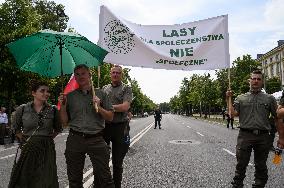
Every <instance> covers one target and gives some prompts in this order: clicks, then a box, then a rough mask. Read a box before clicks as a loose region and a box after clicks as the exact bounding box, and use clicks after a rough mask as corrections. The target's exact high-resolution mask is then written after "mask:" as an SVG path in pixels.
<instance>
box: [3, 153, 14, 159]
mask: <svg viewBox="0 0 284 188" xmlns="http://www.w3.org/2000/svg"><path fill="white" fill-rule="evenodd" d="M15 155H16V154H12V155H7V156H5V157H1V158H0V160H1V159H8V158H9V157H14V156H15Z"/></svg>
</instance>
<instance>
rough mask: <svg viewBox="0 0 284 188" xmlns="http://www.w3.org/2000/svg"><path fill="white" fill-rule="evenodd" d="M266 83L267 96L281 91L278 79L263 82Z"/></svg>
mask: <svg viewBox="0 0 284 188" xmlns="http://www.w3.org/2000/svg"><path fill="white" fill-rule="evenodd" d="M265 82H266V88H265V89H266V92H267V93H269V94H272V93H275V92H277V91H280V90H281V81H280V79H279V77H273V78H270V79H267V80H265Z"/></svg>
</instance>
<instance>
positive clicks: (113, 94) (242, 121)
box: [0, 64, 284, 188]
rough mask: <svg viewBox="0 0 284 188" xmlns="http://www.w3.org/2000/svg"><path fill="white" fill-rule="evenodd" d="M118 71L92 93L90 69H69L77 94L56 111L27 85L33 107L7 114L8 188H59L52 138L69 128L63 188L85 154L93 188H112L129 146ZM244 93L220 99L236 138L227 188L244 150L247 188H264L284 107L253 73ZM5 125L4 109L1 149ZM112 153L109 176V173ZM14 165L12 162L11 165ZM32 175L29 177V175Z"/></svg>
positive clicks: (283, 142)
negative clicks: (12, 143) (14, 141)
mask: <svg viewBox="0 0 284 188" xmlns="http://www.w3.org/2000/svg"><path fill="white" fill-rule="evenodd" d="M122 73H123V71H122V67H120V66H118V65H115V66H113V67H112V68H111V71H110V78H111V83H110V84H108V85H105V86H104V87H103V88H102V89H94V87H92V82H91V77H92V75H91V73H90V69H89V68H88V67H87V66H86V65H84V64H81V65H78V66H76V67H75V68H74V76H75V79H76V81H77V83H78V85H79V88H78V89H76V90H74V91H72V92H70V93H68V94H65V93H61V94H60V96H59V97H58V101H59V103H60V110H58V109H57V108H56V107H55V106H53V105H50V104H48V102H47V101H48V98H49V96H50V92H49V87H48V84H47V83H45V82H43V81H34V82H33V83H32V84H31V95H32V97H33V100H32V101H30V102H28V103H27V104H24V105H21V106H19V107H18V108H17V109H16V110H15V112H14V113H13V114H12V115H13V118H12V122H11V125H12V126H13V128H14V130H15V135H16V137H17V138H18V140H19V142H20V148H21V154H20V156H19V158H18V159H17V160H15V162H14V166H13V169H12V173H11V178H10V183H9V188H17V187H21V188H25V187H26V188H36V187H53V188H56V187H59V184H58V177H57V166H56V151H55V145H54V140H53V139H54V138H55V137H56V136H57V135H58V134H59V133H60V132H61V131H62V127H64V126H67V125H68V127H69V135H68V138H67V141H66V150H65V158H66V164H67V175H68V180H69V187H70V188H82V187H83V169H84V164H85V158H86V154H87V155H88V156H89V157H90V160H91V162H92V166H93V169H94V187H98V188H99V187H101V188H108V187H109V188H111V187H113V188H120V187H121V182H122V173H123V160H124V157H125V155H126V154H127V152H128V149H129V146H130V136H129V130H130V127H129V121H130V119H131V117H132V114H131V112H130V111H129V109H130V105H131V102H132V100H133V98H132V90H131V87H129V86H128V85H126V84H124V83H123V82H122ZM248 81H249V85H250V91H249V92H247V93H244V94H241V95H239V96H237V97H236V99H235V100H234V102H233V103H232V102H231V100H229V99H230V98H231V97H232V96H233V91H231V90H228V91H227V92H226V100H227V101H228V109H230V110H228V111H227V112H225V111H224V119H225V118H226V119H227V128H229V126H230V125H231V127H232V129H233V128H234V127H233V122H234V117H236V116H239V128H240V129H239V134H238V137H237V145H236V158H237V165H236V169H235V175H234V178H233V181H232V186H233V188H240V187H243V186H244V185H243V180H244V178H245V177H246V168H247V166H248V163H249V160H250V156H251V153H252V150H253V151H254V163H255V180H254V182H253V184H252V187H265V185H266V183H267V180H268V170H267V165H266V161H267V158H268V153H269V150H270V149H271V147H273V141H274V137H275V133H276V132H277V131H278V134H279V139H278V141H277V147H279V148H282V149H283V148H284V125H283V118H284V100H283V101H280V104H279V105H277V102H276V100H275V98H274V97H273V96H271V95H269V94H266V93H263V92H262V91H261V88H262V85H263V75H262V73H261V71H253V72H252V73H251V76H250V79H249V80H248ZM154 118H155V129H156V128H157V127H159V129H161V119H162V113H161V110H160V109H159V108H157V109H156V110H155V112H154ZM7 123H8V117H7V114H6V113H5V108H4V107H1V111H0V126H1V127H0V136H1V137H0V144H4V136H5V135H4V134H5V127H6V126H7ZM110 151H111V153H112V164H113V165H112V166H113V173H112V174H111V171H110V167H109V159H110ZM16 158H17V157H16ZM31 168H32V169H33V170H30V169H31Z"/></svg>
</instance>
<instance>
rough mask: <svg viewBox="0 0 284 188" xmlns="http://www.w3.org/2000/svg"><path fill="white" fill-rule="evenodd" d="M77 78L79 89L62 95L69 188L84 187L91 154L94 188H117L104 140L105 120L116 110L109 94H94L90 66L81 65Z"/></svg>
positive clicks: (75, 71)
mask: <svg viewBox="0 0 284 188" xmlns="http://www.w3.org/2000/svg"><path fill="white" fill-rule="evenodd" d="M74 76H75V80H76V81H77V83H78V85H79V88H78V89H76V90H74V91H72V92H70V93H68V94H67V95H65V94H64V93H61V94H60V96H59V98H58V101H59V103H60V105H61V107H60V117H61V121H62V124H63V125H64V126H67V124H68V126H69V128H70V130H69V135H68V138H67V141H66V150H65V158H66V164H67V175H68V180H69V187H70V188H83V169H84V164H85V158H86V154H88V155H89V157H90V160H91V162H92V166H93V170H94V187H96V188H113V187H114V185H113V181H112V178H111V172H110V169H109V166H108V163H109V157H110V152H109V147H108V146H107V145H106V142H105V141H104V139H103V129H104V127H105V120H108V121H111V120H112V119H113V108H112V106H111V103H110V101H109V98H108V97H107V95H106V93H105V92H103V91H102V90H100V89H96V90H95V92H92V82H91V79H92V76H91V73H90V69H89V68H88V67H87V66H86V65H84V64H81V65H77V66H76V67H75V68H74ZM94 93H95V95H94Z"/></svg>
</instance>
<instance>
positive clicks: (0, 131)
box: [0, 107, 8, 145]
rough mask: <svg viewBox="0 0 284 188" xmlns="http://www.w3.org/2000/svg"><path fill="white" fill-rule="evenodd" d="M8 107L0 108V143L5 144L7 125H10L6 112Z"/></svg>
mask: <svg viewBox="0 0 284 188" xmlns="http://www.w3.org/2000/svg"><path fill="white" fill-rule="evenodd" d="M5 111H6V108H5V107H1V109H0V145H4V144H5V141H4V138H5V133H6V126H7V125H8V116H7V114H6V112H5Z"/></svg>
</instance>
